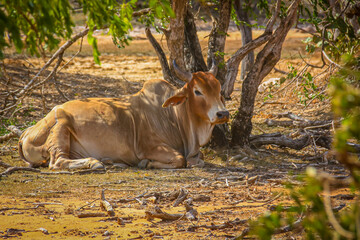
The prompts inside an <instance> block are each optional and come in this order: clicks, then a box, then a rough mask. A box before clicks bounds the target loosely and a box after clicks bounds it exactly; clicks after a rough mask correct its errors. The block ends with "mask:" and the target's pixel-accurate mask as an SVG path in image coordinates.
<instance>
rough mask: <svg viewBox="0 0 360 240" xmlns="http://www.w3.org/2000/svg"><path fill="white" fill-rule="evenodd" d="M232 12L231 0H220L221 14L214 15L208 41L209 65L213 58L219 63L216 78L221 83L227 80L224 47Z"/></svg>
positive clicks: (209, 65)
mask: <svg viewBox="0 0 360 240" xmlns="http://www.w3.org/2000/svg"><path fill="white" fill-rule="evenodd" d="M230 12H231V0H220V4H219V16H218V17H214V20H213V28H212V29H211V32H210V36H209V42H208V57H207V65H208V67H211V66H212V62H213V59H215V62H216V64H218V66H219V69H218V72H217V75H216V78H217V79H218V80H219V81H220V83H221V85H222V84H223V83H224V82H225V74H226V71H227V70H226V65H225V61H224V55H223V53H224V49H225V41H226V34H227V31H228V28H229V22H230Z"/></svg>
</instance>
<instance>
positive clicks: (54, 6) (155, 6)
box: [0, 0, 175, 64]
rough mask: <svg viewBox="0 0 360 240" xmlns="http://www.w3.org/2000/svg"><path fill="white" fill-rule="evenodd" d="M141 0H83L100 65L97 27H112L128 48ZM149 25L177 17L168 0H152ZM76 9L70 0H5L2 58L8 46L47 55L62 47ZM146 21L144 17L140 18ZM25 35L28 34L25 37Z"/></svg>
mask: <svg viewBox="0 0 360 240" xmlns="http://www.w3.org/2000/svg"><path fill="white" fill-rule="evenodd" d="M136 2H137V0H130V1H122V2H121V1H120V2H119V1H116V0H79V1H77V3H78V4H80V6H81V7H82V11H83V14H84V15H85V16H86V25H87V26H88V27H89V29H90V31H89V33H88V37H87V39H88V42H89V44H90V45H91V46H92V47H93V56H94V60H95V62H96V63H98V64H100V59H99V55H100V52H99V50H98V48H97V40H96V38H95V37H94V36H93V33H94V31H95V30H98V29H102V28H109V34H110V35H111V36H112V37H113V41H114V43H115V44H116V45H117V46H118V47H121V48H122V47H125V46H126V45H128V44H129V42H130V41H131V37H130V36H129V35H128V34H129V31H130V30H132V23H131V21H132V19H133V16H132V14H133V11H134V9H135V8H136V5H135V4H136ZM148 7H149V8H150V11H149V14H148V15H149V16H150V17H149V18H148V19H147V22H148V23H149V24H153V25H154V23H155V20H156V19H160V21H162V22H167V21H168V19H169V17H175V15H174V12H173V11H172V9H171V7H170V2H169V1H167V0H149V1H148ZM72 11H73V8H72V6H71V5H70V1H69V0H53V1H48V0H4V1H1V5H0V58H3V57H4V49H5V48H6V47H10V46H15V48H16V50H17V51H18V52H21V51H22V50H24V49H26V50H27V51H28V53H29V54H31V55H37V56H39V55H40V54H44V53H45V51H51V50H54V49H56V48H57V47H58V44H59V43H60V41H61V40H62V39H69V38H70V37H71V35H72V28H73V27H74V23H73V20H72V19H71V12H72ZM140 21H143V20H140ZM22 35H23V36H24V37H22Z"/></svg>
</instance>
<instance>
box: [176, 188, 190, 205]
mask: <svg viewBox="0 0 360 240" xmlns="http://www.w3.org/2000/svg"><path fill="white" fill-rule="evenodd" d="M188 194H189V191H188V190H186V189H184V188H181V189H180V190H179V195H178V197H177V199H176V200H175V202H174V204H173V207H176V206H179V204H180V203H182V202H183V201H184V200H185V198H186V197H187V195H188Z"/></svg>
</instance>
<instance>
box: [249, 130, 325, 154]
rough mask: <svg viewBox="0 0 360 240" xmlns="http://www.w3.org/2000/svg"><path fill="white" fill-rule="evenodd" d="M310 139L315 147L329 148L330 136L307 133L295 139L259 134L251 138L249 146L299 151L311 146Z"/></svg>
mask: <svg viewBox="0 0 360 240" xmlns="http://www.w3.org/2000/svg"><path fill="white" fill-rule="evenodd" d="M312 138H313V139H314V141H315V143H316V144H317V145H319V146H321V147H324V148H327V149H330V148H331V143H332V138H331V137H330V136H327V135H325V134H320V133H319V134H315V133H314V134H311V133H308V134H305V135H303V136H302V137H299V138H296V139H292V138H290V137H287V136H286V135H282V134H280V133H278V134H277V135H276V136H275V135H274V134H261V135H255V136H251V137H250V144H251V145H253V146H255V147H257V148H258V147H260V146H262V145H268V144H275V145H278V146H279V147H288V148H291V149H295V150H300V149H303V148H304V147H307V146H309V145H310V144H312V143H313V142H312Z"/></svg>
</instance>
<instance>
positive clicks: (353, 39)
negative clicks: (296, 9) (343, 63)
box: [299, 0, 360, 61]
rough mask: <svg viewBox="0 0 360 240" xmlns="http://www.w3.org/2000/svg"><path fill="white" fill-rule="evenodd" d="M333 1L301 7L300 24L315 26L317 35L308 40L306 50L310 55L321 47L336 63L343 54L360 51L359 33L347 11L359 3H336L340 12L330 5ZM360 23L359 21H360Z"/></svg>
mask: <svg viewBox="0 0 360 240" xmlns="http://www.w3.org/2000/svg"><path fill="white" fill-rule="evenodd" d="M330 2H331V1H326V0H310V4H307V5H306V4H303V5H301V6H300V13H301V17H300V18H299V22H300V23H304V24H306V23H310V24H312V25H314V26H315V28H316V32H317V34H314V35H313V37H311V38H308V39H307V40H306V41H305V42H306V44H307V47H306V50H307V51H308V52H309V53H312V52H314V51H315V49H316V48H319V47H321V48H322V49H323V50H325V51H326V53H327V54H329V55H330V57H332V58H334V60H335V61H337V60H339V59H340V56H342V55H343V54H352V53H356V52H358V51H359V49H360V37H359V33H355V31H354V27H353V25H352V24H351V22H350V19H349V18H348V17H347V16H346V14H345V11H346V8H348V7H349V6H350V5H352V4H355V3H356V2H357V1H355V0H350V1H335V2H334V4H339V7H340V12H339V11H335V8H336V7H332V6H331V5H330ZM358 21H359V20H358Z"/></svg>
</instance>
